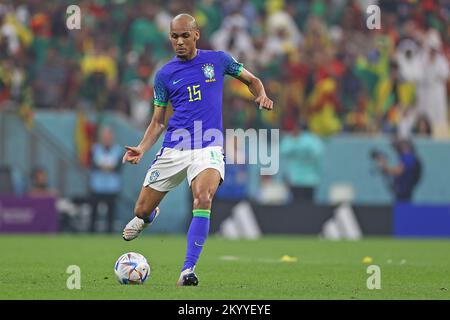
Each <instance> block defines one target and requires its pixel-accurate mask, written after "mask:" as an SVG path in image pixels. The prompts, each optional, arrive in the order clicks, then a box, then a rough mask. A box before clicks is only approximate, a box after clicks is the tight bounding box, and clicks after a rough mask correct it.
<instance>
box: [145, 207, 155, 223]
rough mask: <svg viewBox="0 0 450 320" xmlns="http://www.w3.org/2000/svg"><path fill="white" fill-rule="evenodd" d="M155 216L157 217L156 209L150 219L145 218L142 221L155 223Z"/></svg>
mask: <svg viewBox="0 0 450 320" xmlns="http://www.w3.org/2000/svg"><path fill="white" fill-rule="evenodd" d="M155 216H156V209H155V210H153V211H152V213H151V214H150V215H149V216H148V217H145V218H144V219H142V220H144V222H145V223H150V222H152V221H153V219H155Z"/></svg>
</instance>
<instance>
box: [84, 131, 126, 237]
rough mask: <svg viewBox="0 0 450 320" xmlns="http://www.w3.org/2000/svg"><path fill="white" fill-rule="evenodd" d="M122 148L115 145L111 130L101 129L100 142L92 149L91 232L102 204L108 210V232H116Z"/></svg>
mask: <svg viewBox="0 0 450 320" xmlns="http://www.w3.org/2000/svg"><path fill="white" fill-rule="evenodd" d="M121 160H122V148H121V147H120V146H119V145H118V144H115V143H114V133H113V131H112V129H111V128H109V127H103V128H101V129H100V141H99V142H98V143H96V144H95V145H94V146H93V147H92V171H91V176H90V190H91V197H92V217H91V226H90V231H91V232H95V231H96V229H97V228H96V227H97V226H96V224H97V218H98V207H99V204H100V203H103V204H105V205H106V208H107V216H108V219H107V228H106V231H107V232H113V231H114V223H115V218H116V215H115V210H116V199H117V197H118V195H119V192H120V190H121V184H122V183H121V174H120V168H121Z"/></svg>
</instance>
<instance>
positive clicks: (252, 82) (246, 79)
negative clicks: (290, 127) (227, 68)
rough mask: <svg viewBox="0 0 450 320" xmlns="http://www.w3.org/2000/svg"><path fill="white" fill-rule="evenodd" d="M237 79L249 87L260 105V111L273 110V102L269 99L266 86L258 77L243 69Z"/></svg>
mask: <svg viewBox="0 0 450 320" xmlns="http://www.w3.org/2000/svg"><path fill="white" fill-rule="evenodd" d="M236 78H237V79H239V80H241V81H242V82H243V83H245V84H246V85H247V86H248V89H249V90H250V92H251V93H252V94H253V95H254V96H255V98H256V99H255V102H256V103H257V104H258V105H259V108H260V109H261V108H264V109H267V110H272V109H273V101H272V100H270V99H269V98H268V97H267V95H266V91H265V90H264V85H263V83H262V81H261V80H260V79H259V78H258V77H256V76H255V75H254V74H252V73H251V72H250V71H248V70H247V69H245V68H243V69H242V72H241V74H240V75H239V76H237V77H236Z"/></svg>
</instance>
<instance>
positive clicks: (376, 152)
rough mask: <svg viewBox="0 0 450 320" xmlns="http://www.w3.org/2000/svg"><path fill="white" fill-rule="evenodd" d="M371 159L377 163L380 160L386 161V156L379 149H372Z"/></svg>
mask: <svg viewBox="0 0 450 320" xmlns="http://www.w3.org/2000/svg"><path fill="white" fill-rule="evenodd" d="M370 158H371V159H372V160H375V161H376V160H379V159H386V155H385V154H384V152H382V151H380V150H378V149H372V150H370Z"/></svg>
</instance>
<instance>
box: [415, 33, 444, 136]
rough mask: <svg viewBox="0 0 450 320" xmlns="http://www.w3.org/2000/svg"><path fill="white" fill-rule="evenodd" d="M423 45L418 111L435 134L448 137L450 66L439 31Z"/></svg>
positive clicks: (418, 78)
mask: <svg viewBox="0 0 450 320" xmlns="http://www.w3.org/2000/svg"><path fill="white" fill-rule="evenodd" d="M434 31H435V30H434ZM422 45H423V48H422V50H421V52H420V54H419V59H420V64H421V69H420V71H421V72H419V73H418V77H417V79H416V81H417V106H418V110H419V112H421V113H424V114H426V115H427V117H428V120H429V121H430V122H431V125H432V129H433V132H434V133H435V134H440V133H438V131H440V132H443V135H444V136H448V111H447V109H448V101H447V81H448V78H449V64H448V61H447V59H446V57H445V56H444V55H443V54H442V52H441V50H442V43H441V39H440V35H439V34H438V33H437V31H436V32H429V33H428V34H427V35H426V38H425V40H424V43H423V44H422Z"/></svg>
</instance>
